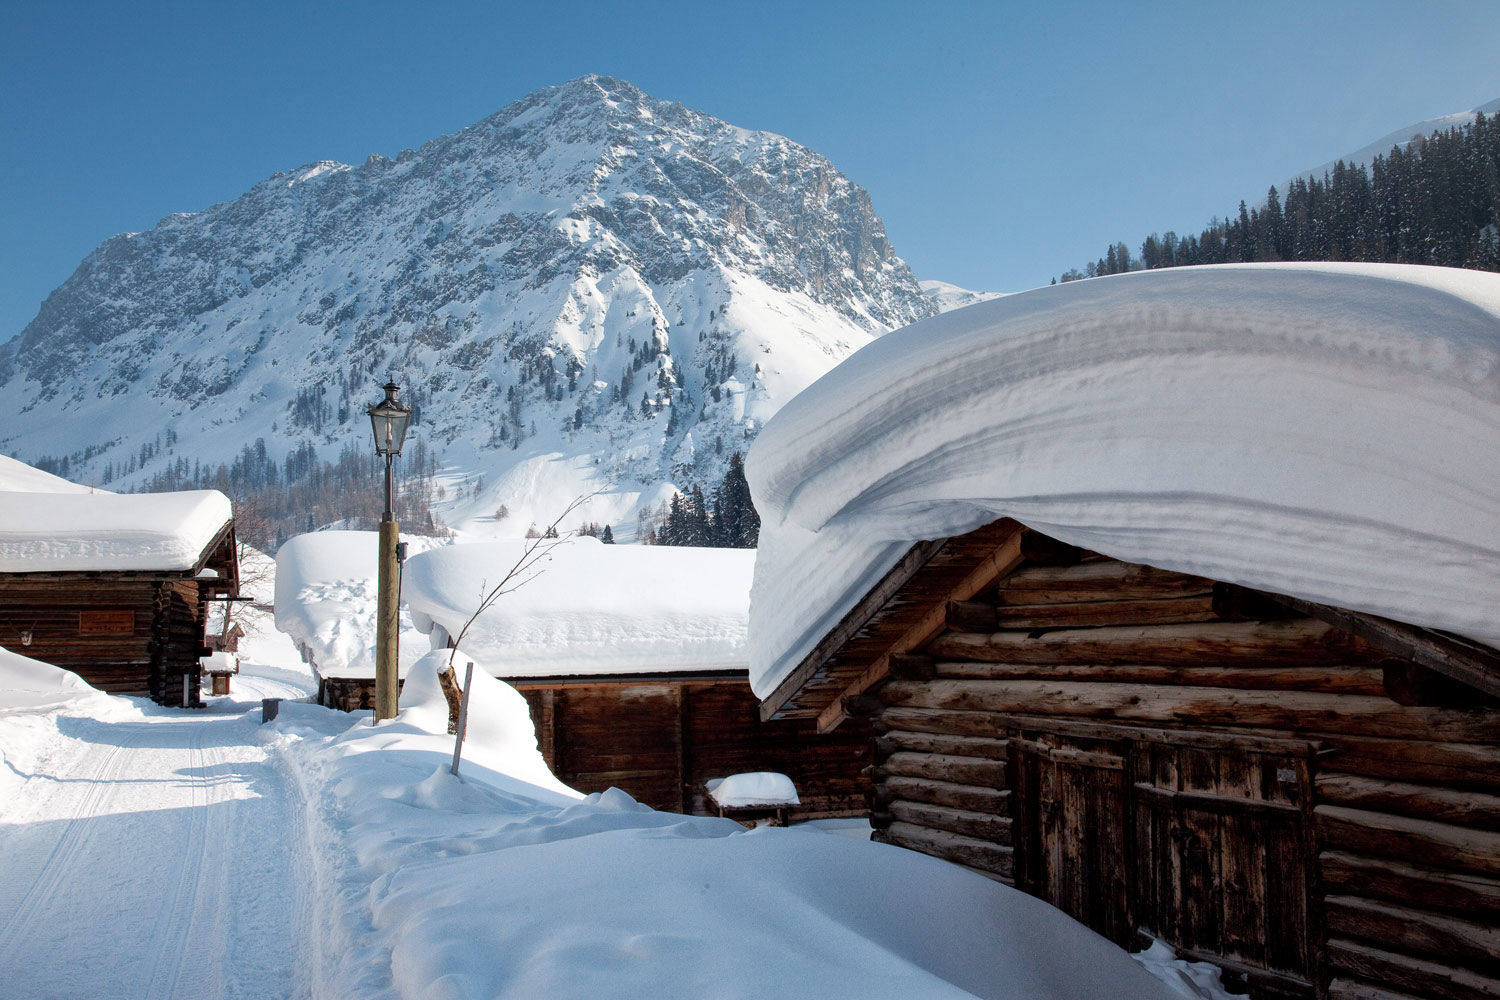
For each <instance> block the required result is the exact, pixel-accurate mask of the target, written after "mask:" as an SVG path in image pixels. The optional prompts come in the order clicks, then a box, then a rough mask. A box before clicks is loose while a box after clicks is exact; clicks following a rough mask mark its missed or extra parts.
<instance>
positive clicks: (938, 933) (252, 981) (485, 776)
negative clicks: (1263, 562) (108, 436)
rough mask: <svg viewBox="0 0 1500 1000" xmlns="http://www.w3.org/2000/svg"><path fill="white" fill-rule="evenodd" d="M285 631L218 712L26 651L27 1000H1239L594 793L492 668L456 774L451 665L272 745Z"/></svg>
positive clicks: (475, 701) (284, 712)
mask: <svg viewBox="0 0 1500 1000" xmlns="http://www.w3.org/2000/svg"><path fill="white" fill-rule="evenodd" d="M252 624H253V623H252ZM256 635H257V633H256V632H254V631H253V630H252V633H251V637H247V639H246V640H245V642H244V643H242V647H241V649H242V653H243V655H244V663H243V666H242V673H241V674H240V675H239V676H238V677H236V678H235V680H234V684H235V691H236V694H235V695H232V696H230V697H228V698H219V699H213V700H212V702H211V707H210V708H209V710H208V711H207V712H192V711H186V710H180V709H163V708H159V707H157V706H154V705H151V704H150V703H149V702H146V701H144V700H143V699H130V698H119V697H112V696H109V695H105V694H102V693H99V692H97V691H93V690H92V689H90V688H88V687H87V686H86V685H83V684H82V682H81V681H78V680H77V678H75V677H71V675H66V674H64V672H62V671H57V670H56V668H52V667H48V666H46V665H44V664H39V663H36V662H35V661H26V660H24V658H22V657H18V656H14V655H12V654H7V653H5V652H4V651H0V705H3V706H7V707H6V708H5V709H4V710H0V755H3V763H4V765H5V766H4V768H3V769H0V782H8V784H4V785H3V786H0V792H3V794H0V856H3V857H4V858H5V859H6V865H5V866H4V867H3V868H0V981H3V982H4V983H5V993H6V995H7V996H11V995H14V996H26V997H59V998H61V997H69V998H71V997H79V996H122V997H138V996H139V997H144V996H163V997H171V996H180V997H206V996H213V997H293V996H306V997H341V998H359V1000H384V998H395V997H403V998H405V997H411V998H417V997H422V998H435V997H444V998H468V997H474V998H479V997H486V998H489V997H495V998H517V1000H530V998H533V997H537V996H547V997H557V998H569V997H577V998H590V1000H593V998H597V997H623V998H636V997H639V998H647V997H649V998H652V1000H655V998H659V997H683V998H694V1000H696V998H738V997H746V998H748V997H761V996H767V995H786V996H816V997H819V998H839V997H860V998H871V997H874V998H880V997H891V998H898V997H899V998H909V997H917V996H920V997H923V998H942V997H954V998H960V997H975V996H977V997H1015V998H1026V1000H1047V998H1057V1000H1064V998H1066V1000H1088V998H1100V1000H1103V998H1109V1000H1133V998H1141V1000H1153V998H1154V1000H1164V998H1167V997H1171V996H1174V995H1181V996H1206V997H1211V998H1218V1000H1222V998H1223V997H1224V996H1225V994H1223V993H1222V991H1219V990H1217V989H1214V990H1210V991H1208V992H1204V991H1201V990H1200V991H1199V992H1197V993H1182V992H1180V991H1179V992H1176V993H1174V992H1173V991H1172V990H1170V989H1169V988H1168V987H1166V986H1164V985H1163V984H1162V983H1161V981H1160V980H1159V979H1156V978H1153V977H1152V976H1151V975H1150V974H1149V973H1148V972H1147V971H1146V969H1145V968H1144V967H1143V966H1142V965H1141V964H1139V963H1137V962H1135V961H1132V960H1131V958H1130V956H1127V955H1126V954H1125V953H1124V952H1121V951H1120V950H1119V949H1117V948H1115V947H1114V946H1113V945H1111V944H1109V943H1108V942H1106V941H1105V940H1104V939H1102V938H1100V937H1098V936H1097V935H1095V934H1093V933H1092V932H1090V931H1088V930H1086V929H1085V928H1083V927H1082V926H1081V925H1079V924H1077V923H1076V922H1074V921H1073V920H1071V919H1070V918H1068V917H1066V916H1064V915H1063V914H1062V913H1060V912H1059V911H1057V910H1055V909H1053V908H1051V907H1049V906H1047V905H1045V904H1044V903H1042V902H1040V901H1039V900H1036V899H1033V898H1031V897H1029V896H1026V895H1024V894H1022V893H1019V892H1016V891H1014V890H1011V889H1009V888H1006V887H1005V886H1002V885H999V884H997V883H995V882H992V881H990V880H989V879H986V878H983V877H981V876H978V875H976V874H973V873H971V872H968V871H966V870H964V869H961V868H958V867H956V866H953V865H950V864H947V863H945V862H941V861H937V860H935V859H933V858H929V857H926V856H924V855H920V854H916V853H913V852H910V851H906V850H903V849H901V848H897V847H892V846H889V845H882V844H873V843H870V842H868V841H867V840H861V839H857V838H855V837H853V836H839V835H830V833H835V834H839V833H847V832H848V831H847V830H844V829H842V828H840V827H838V826H837V825H830V824H822V825H817V824H812V825H809V826H808V827H806V828H801V827H794V828H791V829H760V830H755V831H750V830H746V829H745V828H743V827H741V826H739V825H738V824H736V823H733V822H730V821H728V820H721V819H711V818H702V817H686V816H679V815H675V814H670V813H659V812H655V811H653V810H651V809H648V808H646V807H644V806H642V805H640V804H639V803H637V802H635V801H634V800H633V799H631V798H630V796H628V795H626V794H625V793H623V792H620V791H619V790H613V789H612V790H610V791H608V792H605V793H603V794H597V795H590V796H582V795H580V794H579V793H577V792H575V791H573V790H571V789H568V788H566V787H565V786H563V785H561V784H560V783H559V782H557V780H556V779H555V778H553V777H552V775H551V774H550V773H548V772H547V770H546V768H545V765H544V764H543V762H542V758H541V755H540V754H539V753H538V751H537V748H536V739H535V732H534V729H533V727H532V725H531V722H530V719H529V717H528V716H527V713H526V708H525V702H524V699H522V698H521V697H520V695H519V694H518V693H517V692H516V691H515V690H514V689H512V688H510V687H509V685H506V684H504V683H503V682H501V681H498V680H494V679H492V678H491V677H489V676H488V672H487V671H486V670H485V669H484V667H485V665H483V664H481V665H480V668H481V669H480V670H477V671H476V675H475V678H474V685H473V689H472V692H471V695H470V697H471V704H470V712H471V716H472V721H471V723H470V730H469V737H470V738H469V740H468V742H467V743H466V744H465V745H464V757H463V762H462V765H461V772H460V773H461V776H460V777H455V776H454V775H452V774H451V773H450V772H449V765H450V762H451V754H452V749H453V738H452V737H450V736H448V735H447V734H446V732H445V729H446V721H447V704H446V701H445V700H444V698H443V696H442V693H441V689H440V688H439V686H438V684H437V682H436V676H435V669H436V668H437V667H438V666H439V665H441V664H442V663H443V662H444V661H445V655H444V654H443V653H442V652H441V651H438V652H434V653H432V654H429V655H428V656H426V657H424V658H423V659H421V660H420V661H419V662H416V663H414V664H413V665H412V668H411V671H410V673H409V675H408V678H407V684H406V689H405V693H404V695H403V699H402V703H403V707H402V711H401V714H400V715H399V716H398V717H397V718H396V719H394V720H390V721H388V722H384V723H381V724H379V725H373V724H371V722H370V720H369V717H368V715H365V714H360V715H348V714H345V713H342V712H337V711H333V710H330V709H325V708H321V707H319V706H316V705H312V704H308V703H305V702H286V703H283V704H282V705H281V707H280V714H279V717H278V718H277V720H276V721H274V722H272V723H269V724H265V725H262V724H259V698H260V697H261V696H262V693H261V692H262V691H265V690H266V689H267V688H266V686H265V685H278V684H281V685H286V686H287V687H289V688H292V689H295V688H296V687H298V686H303V687H304V688H305V687H308V686H310V685H311V683H312V677H311V675H310V674H308V673H307V672H306V671H305V670H304V669H302V668H300V667H299V666H297V665H296V664H295V663H294V662H293V663H288V662H282V663H262V662H260V660H261V659H262V658H265V655H266V652H267V651H275V650H278V649H279V655H283V656H289V655H291V651H290V649H289V648H288V647H287V646H285V645H282V646H280V647H277V646H276V645H275V644H274V643H270V644H265V643H261V642H260V641H258V640H257V639H255V636H256ZM273 655H276V654H274V653H273ZM258 685H259V687H258ZM824 830H828V831H829V832H824ZM865 832H866V833H867V831H865ZM39 956H45V960H39ZM1164 962H1165V963H1168V964H1163V963H1164ZM1157 965H1158V966H1159V967H1160V968H1170V957H1169V956H1166V957H1163V958H1162V961H1159V962H1157ZM1173 974H1174V975H1175V974H1176V973H1175V972H1174V973H1173Z"/></svg>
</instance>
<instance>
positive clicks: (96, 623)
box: [78, 611, 135, 635]
mask: <svg viewBox="0 0 1500 1000" xmlns="http://www.w3.org/2000/svg"><path fill="white" fill-rule="evenodd" d="M133 632H135V612H134V611H80V612H78V634H79V635H130V634H132V633H133Z"/></svg>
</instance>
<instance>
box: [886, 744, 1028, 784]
mask: <svg viewBox="0 0 1500 1000" xmlns="http://www.w3.org/2000/svg"><path fill="white" fill-rule="evenodd" d="M875 773H876V777H877V780H878V779H879V777H881V776H882V775H897V774H899V775H903V776H905V777H908V778H933V779H936V780H938V781H951V782H953V783H954V784H957V785H975V786H978V787H981V788H1004V787H1005V762H1004V761H995V760H980V759H979V758H977V757H950V756H948V755H946V754H933V753H910V752H906V751H902V752H899V753H894V754H891V756H889V757H888V758H886V759H885V761H883V762H882V763H881V764H880V766H879V767H877V768H876V771H875Z"/></svg>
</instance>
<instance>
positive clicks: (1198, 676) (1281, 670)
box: [899, 660, 1385, 695]
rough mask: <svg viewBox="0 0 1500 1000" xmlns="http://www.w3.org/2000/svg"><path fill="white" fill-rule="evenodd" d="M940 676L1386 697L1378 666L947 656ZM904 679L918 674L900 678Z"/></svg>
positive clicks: (940, 664)
mask: <svg viewBox="0 0 1500 1000" xmlns="http://www.w3.org/2000/svg"><path fill="white" fill-rule="evenodd" d="M933 676H934V677H939V678H944V679H948V680H996V681H1000V680H1088V681H1107V682H1110V683H1116V684H1179V685H1184V686H1190V687H1191V686H1200V687H1226V688H1262V689H1276V690H1284V691H1333V692H1346V693H1349V694H1367V695H1383V694H1384V693H1385V687H1384V677H1383V675H1382V673H1381V671H1380V670H1378V669H1376V668H1374V667H1340V666H1336V665H1330V666H1327V667H1283V666H1278V665H1276V664H1274V663H1273V664H1265V665H1253V666H1251V665H1247V666H1236V667H1215V666H1209V665H1204V666H1156V665H1143V664H1106V665H1096V664H1064V665H1058V664H1045V663H973V662H964V661H954V660H944V661H939V662H936V663H935V664H934V673H933ZM899 679H901V680H907V679H913V680H915V679H918V678H904V677H903V678H899Z"/></svg>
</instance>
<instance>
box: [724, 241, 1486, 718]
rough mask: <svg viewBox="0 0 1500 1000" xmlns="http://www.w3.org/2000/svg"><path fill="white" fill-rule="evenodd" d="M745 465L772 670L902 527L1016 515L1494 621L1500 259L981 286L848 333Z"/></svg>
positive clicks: (876, 571)
mask: <svg viewBox="0 0 1500 1000" xmlns="http://www.w3.org/2000/svg"><path fill="white" fill-rule="evenodd" d="M746 473H747V475H748V477H749V480H750V485H751V490H752V493H753V494H754V497H755V504H756V507H757V509H758V510H759V511H760V514H761V517H762V520H763V527H762V531H761V541H760V550H759V554H758V557H757V563H756V575H755V586H754V590H753V592H752V598H751V612H750V613H751V635H752V647H751V682H752V684H753V685H754V686H755V689H756V691H757V692H759V693H760V694H762V695H765V694H767V693H769V692H770V690H771V689H773V688H774V687H775V685H776V684H777V683H778V682H779V681H780V679H781V678H783V677H784V676H785V675H786V674H787V672H788V671H790V670H791V669H792V668H793V667H794V666H795V665H796V664H797V663H798V662H800V660H801V659H802V658H803V657H805V656H806V654H807V653H808V651H809V650H810V649H811V648H812V646H813V645H814V644H815V643H816V642H817V641H818V639H819V638H821V636H822V635H823V634H825V633H826V632H827V630H828V629H829V628H831V627H832V626H833V625H834V624H836V623H837V622H838V621H839V620H840V619H841V618H842V617H843V615H844V614H846V613H847V612H848V611H849V609H850V608H851V607H852V606H853V605H854V603H855V602H857V601H858V600H859V598H860V597H862V596H863V595H864V594H865V593H866V592H868V590H869V589H870V587H871V586H872V585H873V584H874V583H875V582H876V581H877V580H878V579H879V578H880V577H881V575H883V574H884V573H885V572H886V571H887V570H888V569H890V567H891V566H893V565H894V564H895V562H896V561H897V560H898V559H899V558H900V556H901V554H902V553H903V552H904V551H905V550H906V549H907V548H908V547H909V546H910V545H911V543H912V542H913V541H916V540H920V539H926V538H941V537H945V536H948V535H953V534H957V533H961V532H964V531H968V530H971V529H973V528H976V527H978V526H980V525H982V524H985V523H987V522H989V521H991V520H994V519H995V518H997V517H1000V516H1010V517H1014V518H1016V519H1017V520H1019V521H1021V522H1023V523H1025V524H1027V525H1029V526H1031V527H1033V528H1035V529H1037V530H1039V531H1043V532H1045V533H1047V534H1049V535H1053V536H1055V537H1057V538H1060V539H1062V540H1064V541H1068V542H1071V543H1074V544H1077V545H1081V546H1084V547H1087V548H1090V549H1094V550H1096V551H1100V552H1104V553H1106V554H1109V555H1111V556H1114V557H1116V558H1120V559H1124V560H1128V561H1133V562H1143V563H1148V564H1151V565H1154V566H1159V567H1162V568H1165V569H1173V570H1178V571H1182V572H1188V573H1196V574H1201V575H1203V576H1208V577H1212V578H1214V579H1219V580H1226V581H1230V582H1233V583H1239V584H1243V585H1246V586H1250V587H1256V588H1259V589H1263V590H1269V591H1274V592H1277V593H1283V594H1289V595H1292V596H1296V597H1301V598H1304V599H1307V600H1312V601H1318V602H1323V603H1328V604H1334V605H1338V606H1341V607H1346V608H1352V609H1355V610H1360V611H1366V612H1371V613H1374V614H1379V615H1384V616H1387V617H1390V618H1395V619H1398V620H1400V621H1405V622H1410V623H1414V624H1418V625H1425V626H1432V627H1438V628H1443V629H1448V630H1451V631H1454V632H1458V633H1461V634H1464V635H1468V636H1471V637H1473V638H1476V639H1479V640H1481V641H1485V642H1489V643H1491V644H1500V615H1497V611H1500V485H1497V484H1500V275H1495V274H1488V273H1481V272H1474V271H1461V270H1455V269H1447V268H1429V267H1412V266H1402V265H1376V264H1367V265H1356V264H1317V265H1293V264H1263V265H1232V266H1219V267H1204V268H1176V269H1169V270H1160V271H1148V272H1139V273H1135V274H1127V275H1121V276H1118V277H1110V278H1100V279H1094V280H1090V281H1080V282H1072V283H1068V284H1065V285H1058V286H1055V287H1049V288H1042V289H1037V290H1036V291H1032V292H1026V293H1023V294H1020V295H1014V296H1010V297H1007V298H1003V299H998V300H995V301H991V302H984V303H981V304H979V305H975V306H971V307H969V308H967V309H961V310H958V311H956V312H952V313H947V314H944V315H942V316H938V317H935V318H933V319H930V320H926V321H924V322H921V323H918V324H915V325H913V326H910V327H907V328H905V329H903V330H899V331H897V332H895V333H892V334H888V335H886V336H885V337H882V338H881V339H879V340H877V341H875V342H874V343H873V344H871V345H870V346H868V347H866V348H863V349H862V350H860V351H858V352H857V353H856V354H854V355H853V356H852V357H850V358H849V359H848V360H846V361H845V362H844V363H843V364H841V365H839V366H838V367H837V368H835V369H834V370H833V371H832V372H830V373H829V374H828V375H826V376H824V377H823V378H822V379H820V380H819V381H818V382H817V383H815V384H814V385H813V386H811V387H810V388H808V389H807V390H806V391H805V392H803V393H802V394H801V395H799V396H797V397H796V398H794V399H793V400H792V401H791V402H790V403H789V404H788V405H787V406H786V407H784V408H783V409H782V410H781V411H780V413H778V414H777V416H776V417H775V418H773V419H772V420H771V421H770V422H769V423H768V424H767V426H766V428H765V430H764V431H763V432H762V433H761V436H760V438H759V439H758V440H757V441H756V443H755V445H754V447H753V448H752V449H751V451H750V455H749V457H748V459H747V462H746Z"/></svg>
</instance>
